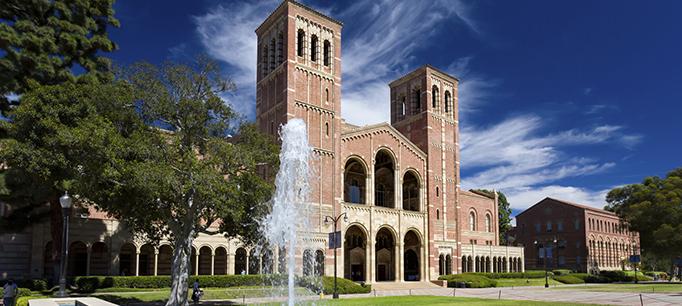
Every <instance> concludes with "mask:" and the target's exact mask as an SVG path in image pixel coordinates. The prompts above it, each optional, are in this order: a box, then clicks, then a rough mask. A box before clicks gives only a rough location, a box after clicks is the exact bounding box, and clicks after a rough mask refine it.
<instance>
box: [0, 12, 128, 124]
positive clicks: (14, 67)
mask: <svg viewBox="0 0 682 306" xmlns="http://www.w3.org/2000/svg"><path fill="white" fill-rule="evenodd" d="M113 3H114V0H95V1H73V0H55V1H24V0H4V1H1V2H0V19H2V21H3V22H2V23H0V50H1V52H0V54H2V58H1V59H0V111H2V113H3V114H4V112H5V111H7V110H8V109H9V107H10V105H16V104H17V101H11V102H10V101H8V99H6V98H5V95H7V94H9V93H16V94H23V93H26V92H28V91H29V90H30V88H32V87H35V86H36V85H55V84H60V83H63V82H68V81H75V80H76V79H77V78H76V77H75V76H74V75H73V71H72V69H73V68H75V67H80V68H82V69H84V70H85V71H87V72H89V73H86V74H85V76H86V78H96V79H100V80H104V79H110V75H109V73H108V72H109V70H110V61H109V60H108V59H106V58H104V57H102V56H101V52H110V51H113V50H115V49H116V45H115V44H114V43H113V42H112V41H111V40H109V37H108V34H107V27H109V26H114V27H118V26H119V22H118V20H116V18H114V10H113Z"/></svg>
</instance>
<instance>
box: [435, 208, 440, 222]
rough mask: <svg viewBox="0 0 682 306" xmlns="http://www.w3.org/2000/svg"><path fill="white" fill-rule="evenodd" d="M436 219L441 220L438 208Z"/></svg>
mask: <svg viewBox="0 0 682 306" xmlns="http://www.w3.org/2000/svg"><path fill="white" fill-rule="evenodd" d="M436 220H440V210H439V209H436Z"/></svg>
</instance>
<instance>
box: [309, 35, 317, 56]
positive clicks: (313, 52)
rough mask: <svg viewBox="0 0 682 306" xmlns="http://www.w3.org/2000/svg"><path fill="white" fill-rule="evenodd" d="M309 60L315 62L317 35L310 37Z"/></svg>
mask: <svg viewBox="0 0 682 306" xmlns="http://www.w3.org/2000/svg"><path fill="white" fill-rule="evenodd" d="M310 60H311V61H313V62H317V35H313V36H311V37H310Z"/></svg>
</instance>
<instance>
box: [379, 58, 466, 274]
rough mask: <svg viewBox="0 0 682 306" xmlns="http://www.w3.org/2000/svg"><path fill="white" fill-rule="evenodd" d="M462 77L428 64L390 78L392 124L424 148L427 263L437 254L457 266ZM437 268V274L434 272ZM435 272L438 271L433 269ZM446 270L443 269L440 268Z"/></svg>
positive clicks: (434, 260)
mask: <svg viewBox="0 0 682 306" xmlns="http://www.w3.org/2000/svg"><path fill="white" fill-rule="evenodd" d="M458 83H459V80H458V79H457V78H455V77H453V76H451V75H448V74H447V73H445V72H442V71H440V70H438V69H436V68H435V67H432V66H430V65H425V66H422V67H420V68H417V69H416V70H414V71H412V72H411V73H408V74H407V75H405V76H403V77H401V78H399V79H397V80H395V81H393V82H391V83H390V84H389V86H390V88H391V125H393V127H395V128H396V129H397V130H398V131H400V132H401V133H402V134H403V135H405V136H406V137H407V138H408V139H410V140H411V141H412V142H413V143H414V144H416V145H417V146H418V147H419V148H420V149H421V150H422V151H424V152H425V153H426V155H427V156H428V158H427V172H428V173H427V175H426V177H427V178H428V180H427V182H426V183H427V201H428V215H429V240H432V241H433V243H430V244H429V247H430V250H429V254H430V258H429V261H430V263H429V267H431V269H434V267H438V266H439V263H438V260H439V259H438V256H439V254H446V255H450V256H451V257H452V259H453V260H452V261H453V262H452V263H451V264H452V267H453V272H456V271H457V269H458V266H459V264H458V263H459V262H460V261H459V260H458V258H459V257H460V256H459V255H460V253H461V248H460V247H459V246H458V243H459V242H460V238H459V235H460V234H461V233H460V231H458V230H457V225H458V223H459V222H460V221H459V219H460V215H459V210H460V209H459V208H460V207H459V203H458V198H459V188H460V179H459V122H458V107H457V106H458V101H457V85H458ZM434 272H435V274H434ZM430 273H431V275H437V274H438V271H435V270H432V271H430ZM441 274H442V273H441Z"/></svg>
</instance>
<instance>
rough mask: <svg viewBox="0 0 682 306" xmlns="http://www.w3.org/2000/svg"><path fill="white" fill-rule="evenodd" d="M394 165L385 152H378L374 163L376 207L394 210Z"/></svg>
mask: <svg viewBox="0 0 682 306" xmlns="http://www.w3.org/2000/svg"><path fill="white" fill-rule="evenodd" d="M394 169H395V163H394V162H393V158H392V157H391V155H390V154H389V153H388V152H386V150H379V152H377V155H376V159H375V163H374V201H375V205H376V206H382V207H389V208H394V207H395V203H394V200H393V196H394V194H395V178H394V172H395V171H394Z"/></svg>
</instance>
